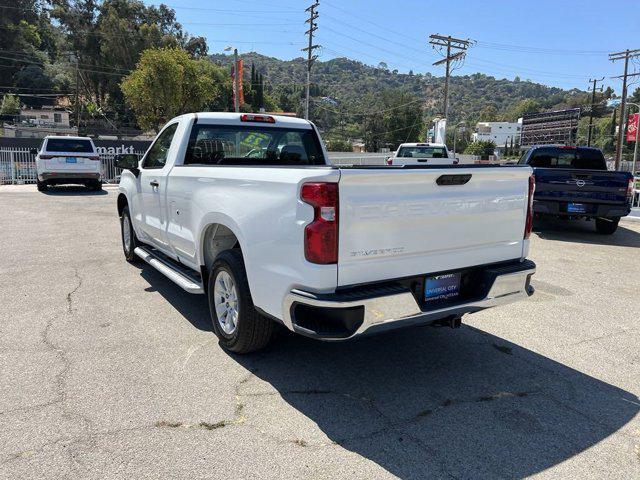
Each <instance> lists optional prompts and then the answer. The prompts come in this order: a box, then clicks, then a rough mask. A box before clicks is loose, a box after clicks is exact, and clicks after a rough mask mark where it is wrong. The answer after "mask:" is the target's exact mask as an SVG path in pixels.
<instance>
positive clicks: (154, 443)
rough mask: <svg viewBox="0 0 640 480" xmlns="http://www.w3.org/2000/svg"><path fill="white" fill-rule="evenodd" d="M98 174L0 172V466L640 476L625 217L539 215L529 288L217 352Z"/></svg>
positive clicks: (630, 239) (193, 305) (128, 474)
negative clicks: (376, 323)
mask: <svg viewBox="0 0 640 480" xmlns="http://www.w3.org/2000/svg"><path fill="white" fill-rule="evenodd" d="M115 201H116V196H115V190H114V189H112V188H107V189H106V192H105V193H104V194H95V193H88V192H85V191H84V190H83V189H82V188H75V187H69V188H60V189H55V190H53V189H52V190H51V192H50V193H49V194H42V193H38V192H36V190H35V187H32V186H15V187H13V186H6V187H2V186H0V207H1V209H2V212H3V213H2V215H1V216H0V232H2V240H3V254H2V255H0V295H1V300H2V303H1V308H0V379H1V380H2V381H1V382H0V392H1V394H0V422H1V423H2V428H1V429H0V478H7V479H21V478H25V479H27V478H29V479H32V478H39V479H40V478H43V479H49V478H50V479H62V478H83V479H84V478H89V479H92V478H95V479H98V478H99V479H128V478H189V479H199V478H219V479H226V478H273V479H276V478H302V479H307V478H309V479H335V478H350V479H360V478H361V479H370V478H402V479H418V478H473V479H477V478H524V477H535V478H613V479H618V478H619V479H629V478H640V453H639V452H640V400H639V399H638V396H639V395H640V348H639V345H640V327H639V323H638V322H639V319H640V300H639V297H640V296H639V293H640V288H638V285H639V283H640V255H638V252H639V251H640V250H639V249H640V222H632V221H623V222H622V223H621V227H620V229H619V231H618V232H617V233H616V234H615V235H614V236H612V237H603V236H598V235H596V234H594V233H593V226H592V225H591V224H587V223H584V224H577V225H571V226H570V227H569V228H568V229H567V227H566V225H563V224H561V223H554V222H548V223H545V224H543V225H541V226H539V227H538V229H537V232H536V233H535V234H534V235H533V238H532V254H531V258H532V259H533V260H534V261H536V263H537V264H538V273H537V274H536V275H535V277H534V282H533V283H534V286H535V287H536V294H535V295H534V296H533V297H532V298H530V299H529V300H527V301H525V302H522V303H518V304H514V305H509V306H505V307H501V308H497V309H493V310H489V311H485V312H481V313H478V314H475V315H472V316H467V317H465V319H464V322H463V327H462V328H460V329H457V330H451V329H444V328H439V329H433V328H420V329H413V330H405V331H400V332H395V333H390V334H386V335H381V336H377V337H371V338H364V339H360V340H357V341H354V342H350V343H341V344H325V343H318V342H314V341H312V340H308V339H304V338H301V337H295V336H293V335H289V334H283V335H281V337H280V338H279V339H277V341H276V342H274V344H273V345H272V346H271V347H270V348H268V349H267V350H265V351H263V352H260V353H258V354H256V355H251V356H245V357H238V356H233V355H229V354H227V353H225V352H224V351H223V350H221V349H220V347H219V346H218V344H217V342H216V340H215V338H214V337H213V334H212V333H211V331H210V326H209V319H208V312H207V306H206V301H205V299H204V297H200V296H191V295H189V294H187V293H185V292H183V291H181V290H180V289H179V288H178V287H177V286H175V285H173V284H172V283H171V282H170V281H168V280H167V279H165V278H164V277H162V276H161V275H160V274H159V273H157V272H155V271H154V270H153V269H152V268H151V267H149V266H142V267H136V266H131V265H129V264H128V263H126V262H125V261H124V258H123V256H122V252H121V247H120V237H119V235H120V233H119V225H118V221H117V217H116V214H115V211H116V209H115Z"/></svg>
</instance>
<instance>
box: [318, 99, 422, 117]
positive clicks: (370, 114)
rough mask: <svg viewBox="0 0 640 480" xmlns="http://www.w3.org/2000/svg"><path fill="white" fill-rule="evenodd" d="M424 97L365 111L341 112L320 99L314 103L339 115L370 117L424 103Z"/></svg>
mask: <svg viewBox="0 0 640 480" xmlns="http://www.w3.org/2000/svg"><path fill="white" fill-rule="evenodd" d="M422 101H423V100H422V99H416V100H412V101H411V102H407V103H403V104H402V105H396V106H395V107H389V108H382V109H380V110H371V111H369V112H363V113H353V112H339V111H338V110H333V109H331V108H327V107H325V106H323V105H320V103H321V102H319V101H317V100H316V101H314V103H316V104H317V105H318V107H319V108H321V109H322V110H326V111H327V112H331V113H335V114H337V115H346V116H354V117H368V116H376V115H379V114H381V113H383V112H389V111H391V110H398V109H400V108H404V107H407V106H409V105H413V104H415V103H422Z"/></svg>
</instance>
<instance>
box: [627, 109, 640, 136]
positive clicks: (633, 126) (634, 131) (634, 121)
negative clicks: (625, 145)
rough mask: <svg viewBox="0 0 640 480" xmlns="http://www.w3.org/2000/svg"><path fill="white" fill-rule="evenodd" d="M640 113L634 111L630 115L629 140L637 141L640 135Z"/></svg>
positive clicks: (628, 125) (628, 124)
mask: <svg viewBox="0 0 640 480" xmlns="http://www.w3.org/2000/svg"><path fill="white" fill-rule="evenodd" d="M639 119H640V114H638V113H632V114H631V115H629V121H628V122H627V142H635V141H636V138H637V135H638V121H639Z"/></svg>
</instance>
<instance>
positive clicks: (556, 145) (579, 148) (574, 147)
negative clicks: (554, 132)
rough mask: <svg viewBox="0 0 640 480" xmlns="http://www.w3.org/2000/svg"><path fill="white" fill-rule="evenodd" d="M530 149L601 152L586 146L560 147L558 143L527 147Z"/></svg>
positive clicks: (596, 148)
mask: <svg viewBox="0 0 640 480" xmlns="http://www.w3.org/2000/svg"><path fill="white" fill-rule="evenodd" d="M529 148H531V149H535V148H566V149H567V150H573V149H575V150H598V151H602V150H600V149H599V148H598V147H587V146H584V147H582V146H577V147H576V146H573V145H561V144H559V143H549V144H542V145H532V146H531V147H529Z"/></svg>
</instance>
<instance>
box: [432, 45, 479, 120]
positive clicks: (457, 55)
mask: <svg viewBox="0 0 640 480" xmlns="http://www.w3.org/2000/svg"><path fill="white" fill-rule="evenodd" d="M429 43H430V44H431V45H432V46H433V48H436V47H446V48H447V55H446V57H445V58H443V59H442V60H438V61H437V62H435V63H434V64H433V65H434V66H437V65H442V64H443V63H444V64H445V65H446V66H445V77H444V108H443V111H444V120H445V124H446V120H447V118H448V116H449V77H450V76H451V62H452V61H454V60H462V59H463V58H464V57H465V55H466V50H467V48H469V45H471V40H462V39H460V38H453V37H452V36H451V35H449V36H446V37H445V36H444V35H438V34H434V35H429ZM452 51H454V53H453V54H452Z"/></svg>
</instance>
